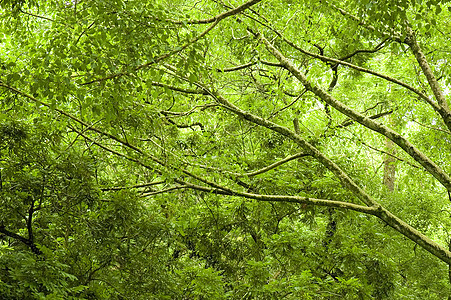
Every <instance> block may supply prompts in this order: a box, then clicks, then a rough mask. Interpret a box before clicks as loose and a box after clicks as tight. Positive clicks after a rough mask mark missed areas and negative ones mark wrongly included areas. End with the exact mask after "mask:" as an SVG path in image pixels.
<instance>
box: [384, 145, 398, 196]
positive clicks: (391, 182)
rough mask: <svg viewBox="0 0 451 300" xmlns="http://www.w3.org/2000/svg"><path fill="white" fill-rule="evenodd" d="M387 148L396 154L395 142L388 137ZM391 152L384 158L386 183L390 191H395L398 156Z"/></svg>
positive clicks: (388, 151)
mask: <svg viewBox="0 0 451 300" xmlns="http://www.w3.org/2000/svg"><path fill="white" fill-rule="evenodd" d="M385 148H386V151H387V153H389V154H392V155H395V154H396V148H395V143H393V141H392V140H389V139H388V138H386V139H385ZM389 154H385V158H384V185H385V186H386V187H387V189H388V190H389V191H390V192H393V191H394V189H395V177H396V158H394V157H393V156H390V155H389Z"/></svg>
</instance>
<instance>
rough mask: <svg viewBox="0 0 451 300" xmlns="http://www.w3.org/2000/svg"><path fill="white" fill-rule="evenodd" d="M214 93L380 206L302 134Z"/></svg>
mask: <svg viewBox="0 0 451 300" xmlns="http://www.w3.org/2000/svg"><path fill="white" fill-rule="evenodd" d="M211 93H212V95H213V96H214V97H215V98H216V99H217V101H218V102H219V103H221V104H223V105H224V107H226V108H227V109H228V110H230V111H231V112H233V113H234V114H237V115H239V116H241V117H243V118H244V119H246V120H248V121H251V122H252V123H255V124H258V125H260V126H263V127H266V128H268V129H270V130H273V131H275V132H278V133H280V134H282V135H284V136H286V137H288V138H289V139H291V140H293V141H294V142H296V143H297V144H298V145H299V146H300V147H302V148H303V149H304V150H305V152H306V154H310V155H312V156H313V157H315V158H316V159H317V160H318V161H319V162H321V163H322V164H323V165H324V166H325V167H326V168H327V169H328V170H330V171H331V172H332V173H334V175H335V176H337V178H338V179H339V180H340V182H341V183H342V184H343V185H344V186H345V187H346V188H348V189H349V190H350V191H352V192H353V193H354V195H356V196H357V197H358V198H359V199H360V200H362V201H363V203H365V204H367V205H368V206H375V207H378V206H379V204H378V203H377V202H376V201H374V199H373V198H371V197H370V196H369V195H368V194H367V193H366V192H365V191H364V190H362V189H361V188H360V187H359V186H358V185H357V184H356V183H355V182H354V181H353V180H352V179H351V178H350V177H349V176H348V175H347V174H346V173H345V172H344V171H343V170H342V169H341V168H340V167H339V166H338V165H337V164H336V163H334V162H333V161H332V160H330V159H329V158H327V157H326V156H325V155H324V154H323V153H322V152H320V151H319V150H318V149H316V148H315V147H314V146H313V145H312V144H310V143H309V142H307V141H306V140H304V139H303V138H302V137H301V136H299V135H297V134H296V133H294V132H293V131H291V130H290V129H288V128H287V127H284V126H281V125H278V124H276V123H273V122H271V121H268V120H266V119H263V118H261V117H259V116H256V115H253V114H251V113H249V112H247V111H244V110H242V109H240V108H238V107H236V106H235V105H233V104H232V103H230V102H229V101H227V100H226V99H225V98H224V97H222V96H221V95H220V94H219V93H217V92H211Z"/></svg>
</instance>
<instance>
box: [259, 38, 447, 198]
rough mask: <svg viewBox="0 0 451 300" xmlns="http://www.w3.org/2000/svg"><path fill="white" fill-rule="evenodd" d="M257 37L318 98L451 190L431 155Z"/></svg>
mask: <svg viewBox="0 0 451 300" xmlns="http://www.w3.org/2000/svg"><path fill="white" fill-rule="evenodd" d="M256 37H257V38H259V39H260V40H261V41H262V42H263V43H264V44H265V46H266V48H267V49H268V51H269V52H270V53H272V54H273V55H274V57H276V58H277V59H278V60H279V62H280V63H281V64H283V65H284V66H285V67H286V68H287V69H288V70H289V71H290V73H292V74H293V75H294V76H295V77H296V78H297V79H298V80H299V81H300V82H301V83H302V84H303V85H304V87H305V88H306V89H307V90H309V91H311V92H313V93H314V94H315V95H316V96H317V97H318V98H320V99H321V100H323V101H324V102H325V103H328V104H329V105H330V106H332V107H334V108H335V109H336V110H338V111H339V112H341V113H342V114H344V115H346V116H348V117H349V118H351V119H353V120H354V121H356V122H358V123H360V124H362V125H363V126H365V127H367V128H368V129H371V130H373V131H376V132H378V133H380V134H382V135H384V136H386V137H387V138H389V139H390V140H392V141H393V142H394V143H395V144H397V145H398V146H399V147H401V148H402V149H403V150H404V151H406V152H407V153H408V154H409V155H410V156H411V157H412V158H413V159H415V160H416V161H417V162H418V163H419V164H420V165H422V166H423V167H424V168H425V169H426V170H427V171H428V172H429V173H430V174H432V175H433V176H434V177H435V178H436V179H437V180H438V181H439V182H440V183H441V184H442V185H443V186H444V187H445V188H446V189H447V190H451V177H450V176H449V175H448V174H446V173H445V172H444V171H443V170H442V169H441V168H440V167H439V166H438V165H437V164H435V163H434V162H433V161H432V160H431V159H430V158H429V157H427V156H426V155H424V154H423V153H422V152H421V151H420V150H418V149H417V148H416V147H415V146H414V145H412V144H411V143H410V142H409V141H408V140H406V139H405V138H404V137H403V136H402V135H400V134H399V133H397V132H395V131H394V130H392V129H390V128H388V127H387V126H385V125H383V124H381V123H378V122H376V121H374V120H372V119H370V118H368V117H366V116H364V115H362V114H360V113H359V112H356V111H354V110H352V109H351V108H350V107H348V106H346V105H345V104H343V103H341V102H340V101H338V100H337V99H335V98H334V97H333V96H331V95H330V94H328V93H327V92H326V91H324V90H323V89H321V88H320V87H317V86H315V85H314V84H312V83H311V82H310V81H309V80H308V79H307V77H306V76H305V75H304V74H303V73H302V72H301V71H300V70H298V69H297V68H296V67H295V66H294V65H293V64H292V63H291V62H289V61H288V59H287V58H286V57H285V56H284V55H283V54H282V53H281V52H280V51H279V50H277V49H276V48H275V47H274V46H273V45H272V44H271V43H270V42H269V41H268V40H267V39H266V38H265V37H264V36H263V35H261V34H260V33H258V34H256ZM356 191H357V190H356Z"/></svg>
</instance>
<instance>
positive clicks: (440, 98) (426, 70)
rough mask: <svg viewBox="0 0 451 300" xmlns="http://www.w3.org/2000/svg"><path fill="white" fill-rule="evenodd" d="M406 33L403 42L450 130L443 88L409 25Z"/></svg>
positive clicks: (450, 114) (449, 119)
mask: <svg viewBox="0 0 451 300" xmlns="http://www.w3.org/2000/svg"><path fill="white" fill-rule="evenodd" d="M407 34H408V37H407V39H406V40H405V42H406V44H407V45H409V47H410V49H411V50H412V53H413V55H414V56H415V58H416V60H417V62H418V64H419V65H420V67H421V70H422V71H423V74H424V75H425V76H426V78H427V80H428V83H429V86H430V87H431V90H432V93H433V94H434V96H435V99H436V100H437V102H438V105H439V106H440V109H439V110H437V111H438V113H439V114H440V116H441V117H442V119H443V121H444V122H445V124H446V126H447V127H448V129H449V130H450V131H451V111H450V110H449V106H448V102H447V100H446V98H445V94H444V93H443V90H442V88H441V87H440V84H439V83H438V81H437V78H435V76H434V73H433V72H432V69H431V67H430V66H429V63H428V61H427V59H426V56H425V55H424V54H423V51H422V50H421V48H420V45H419V44H418V42H417V40H416V37H415V33H414V32H413V30H412V29H411V28H410V27H409V26H407Z"/></svg>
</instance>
